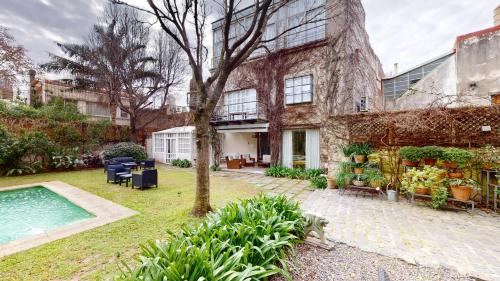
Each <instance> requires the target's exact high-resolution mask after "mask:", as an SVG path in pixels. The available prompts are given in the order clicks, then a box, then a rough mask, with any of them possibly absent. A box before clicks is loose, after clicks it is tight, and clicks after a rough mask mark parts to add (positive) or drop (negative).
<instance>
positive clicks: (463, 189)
mask: <svg viewBox="0 0 500 281" xmlns="http://www.w3.org/2000/svg"><path fill="white" fill-rule="evenodd" d="M450 187H451V194H452V195H453V198H455V199H457V200H461V201H468V200H469V199H470V195H471V193H472V188H470V187H468V186H461V185H452V186H450Z"/></svg>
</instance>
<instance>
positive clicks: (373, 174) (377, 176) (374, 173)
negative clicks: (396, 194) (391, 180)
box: [364, 169, 387, 188]
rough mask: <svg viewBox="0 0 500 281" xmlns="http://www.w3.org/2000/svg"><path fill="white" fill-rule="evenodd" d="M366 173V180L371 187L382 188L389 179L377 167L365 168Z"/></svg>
mask: <svg viewBox="0 0 500 281" xmlns="http://www.w3.org/2000/svg"><path fill="white" fill-rule="evenodd" d="M364 175H365V176H366V181H367V183H368V185H369V186H370V187H373V188H381V187H382V186H384V185H385V184H387V179H386V178H385V177H384V176H383V175H382V173H381V172H380V171H378V170H376V169H365V171H364Z"/></svg>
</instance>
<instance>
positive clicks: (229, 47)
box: [114, 0, 316, 216]
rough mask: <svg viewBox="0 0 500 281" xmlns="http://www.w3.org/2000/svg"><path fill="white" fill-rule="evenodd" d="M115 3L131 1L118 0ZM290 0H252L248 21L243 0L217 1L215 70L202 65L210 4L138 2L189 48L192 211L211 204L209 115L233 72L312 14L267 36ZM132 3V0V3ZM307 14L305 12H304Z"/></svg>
mask: <svg viewBox="0 0 500 281" xmlns="http://www.w3.org/2000/svg"><path fill="white" fill-rule="evenodd" d="M114 1H115V2H116V3H120V4H124V5H129V4H126V3H124V2H121V1H119V0H114ZM178 2H179V3H178ZM288 2H289V1H288V0H284V1H274V0H261V1H253V4H254V5H253V6H252V7H250V9H251V12H252V14H251V15H250V16H249V20H248V21H246V22H245V19H244V18H243V14H242V13H238V10H239V9H241V7H239V6H238V5H239V4H240V3H241V2H240V1H234V0H228V1H220V2H218V1H217V2H215V3H213V5H219V7H220V8H221V14H222V46H221V48H220V53H219V58H218V60H217V61H215V62H214V65H213V70H212V71H211V72H210V74H208V75H206V77H205V73H204V71H203V69H204V64H205V61H206V58H207V52H208V51H207V50H208V48H207V46H206V45H205V43H206V42H205V33H206V32H207V30H206V28H207V17H208V8H209V7H208V4H207V2H205V1H204V0H184V1H176V0H164V1H161V4H160V5H161V6H160V5H158V4H157V3H156V2H155V1H153V0H148V4H149V9H142V8H138V7H135V8H136V9H139V10H141V11H143V12H146V13H149V14H150V15H153V16H154V17H155V19H156V21H157V22H158V23H159V25H160V26H161V28H162V29H163V31H164V32H165V33H166V34H168V36H170V37H171V38H172V39H173V40H174V41H175V42H176V43H177V44H178V45H179V46H180V48H181V49H182V50H183V51H184V52H185V54H186V56H187V60H188V62H189V65H190V67H191V71H192V76H193V80H194V82H195V84H196V88H197V89H196V90H197V92H196V97H191V103H192V108H193V115H194V123H195V126H196V130H195V136H196V150H197V159H196V172H197V173H196V199H195V203H194V207H193V211H192V214H193V215H195V216H204V215H205V214H206V213H207V212H209V211H210V210H211V207H210V183H209V135H210V118H211V116H212V114H213V112H214V109H215V107H216V105H217V103H218V101H219V99H220V97H221V95H222V93H223V91H224V87H225V85H226V82H227V80H228V78H229V76H230V74H231V73H232V72H233V71H234V70H235V69H236V68H237V67H238V66H240V65H241V64H242V63H243V62H244V61H245V60H246V59H247V58H248V57H249V56H250V55H251V54H252V53H253V52H254V51H255V50H256V49H258V48H262V47H265V43H268V42H270V41H274V40H276V39H277V38H279V37H280V36H282V35H283V34H285V33H286V32H287V31H290V30H291V29H295V28H298V27H299V26H301V25H303V24H306V23H308V22H313V21H315V20H316V19H314V17H313V18H312V19H310V20H305V19H304V20H301V21H300V22H299V23H298V24H297V26H293V27H289V28H288V29H287V30H284V31H283V32H282V33H280V34H277V36H274V37H272V38H266V39H265V40H263V34H264V32H265V28H266V26H267V22H268V21H269V19H271V17H272V16H273V15H274V14H276V13H277V12H278V11H279V10H280V9H281V8H282V7H283V6H285V5H286V4H287V3H288ZM129 6H130V5H129ZM304 14H305V13H304ZM235 28H242V29H243V34H242V36H240V37H237V38H231V37H232V36H231V35H232V33H233V31H232V30H234V29H235Z"/></svg>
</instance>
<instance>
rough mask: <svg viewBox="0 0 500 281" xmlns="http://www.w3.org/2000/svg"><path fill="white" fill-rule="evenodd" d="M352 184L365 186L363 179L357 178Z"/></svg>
mask: <svg viewBox="0 0 500 281" xmlns="http://www.w3.org/2000/svg"><path fill="white" fill-rule="evenodd" d="M352 184H354V185H355V186H365V182H364V181H358V180H353V181H352Z"/></svg>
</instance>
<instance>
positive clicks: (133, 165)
mask: <svg viewBox="0 0 500 281" xmlns="http://www.w3.org/2000/svg"><path fill="white" fill-rule="evenodd" d="M122 165H123V166H124V167H125V168H129V169H134V170H137V166H138V165H137V163H135V162H125V163H122Z"/></svg>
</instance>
